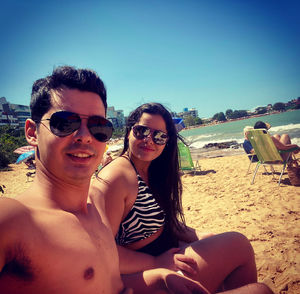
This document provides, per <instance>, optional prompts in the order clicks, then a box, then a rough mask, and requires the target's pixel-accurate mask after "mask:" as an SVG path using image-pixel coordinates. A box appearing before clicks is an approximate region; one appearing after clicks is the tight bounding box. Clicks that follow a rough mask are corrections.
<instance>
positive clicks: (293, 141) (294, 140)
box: [291, 138, 300, 146]
mask: <svg viewBox="0 0 300 294" xmlns="http://www.w3.org/2000/svg"><path fill="white" fill-rule="evenodd" d="M291 142H292V144H296V145H298V146H300V138H293V139H291Z"/></svg>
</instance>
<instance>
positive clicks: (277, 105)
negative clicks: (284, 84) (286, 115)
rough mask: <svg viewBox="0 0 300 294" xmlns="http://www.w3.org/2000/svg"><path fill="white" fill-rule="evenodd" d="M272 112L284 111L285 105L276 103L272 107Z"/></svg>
mask: <svg viewBox="0 0 300 294" xmlns="http://www.w3.org/2000/svg"><path fill="white" fill-rule="evenodd" d="M272 108H273V110H277V111H284V110H285V104H284V103H282V102H277V103H275V104H274V105H273V107H272Z"/></svg>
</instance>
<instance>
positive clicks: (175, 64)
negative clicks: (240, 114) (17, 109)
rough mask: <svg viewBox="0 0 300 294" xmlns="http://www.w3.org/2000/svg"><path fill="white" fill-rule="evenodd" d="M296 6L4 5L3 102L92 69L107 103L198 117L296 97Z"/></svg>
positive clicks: (238, 2)
mask: <svg viewBox="0 0 300 294" xmlns="http://www.w3.org/2000/svg"><path fill="white" fill-rule="evenodd" d="M299 15H300V1H298V0H259V1H256V0H181V1H179V0H151V1H150V0H147V1H144V0H139V1H133V0H131V1H130V0H129V1H127V0H120V1H118V0H107V1H101V0H98V1H96V0H81V1H78V0H72V1H71V0H51V1H50V0H43V1H40V0H38V1H36V0H26V1H24V0H6V1H3V0H1V11H0V40H1V42H0V43H1V47H0V48H1V49H0V50H1V51H0V52H1V54H0V68H1V73H0V97H6V99H7V100H8V101H9V102H10V103H15V104H24V105H29V102H30V94H31V87H32V84H33V82H34V81H35V80H37V79H39V78H42V77H45V76H46V75H49V74H51V72H52V70H53V69H54V68H55V67H57V66H61V65H72V66H75V67H77V68H91V69H93V70H95V71H96V72H97V73H98V74H99V76H100V77H101V78H102V80H103V81H104V83H105V85H106V88H107V94H108V105H109V106H114V107H115V109H117V110H119V109H121V110H124V114H125V115H128V114H129V112H131V111H132V110H134V109H135V108H136V107H138V106H139V105H141V104H142V103H146V102H160V103H162V104H164V105H165V106H166V107H167V108H168V109H170V110H171V111H174V112H181V111H183V108H196V109H197V110H198V115H199V117H201V118H207V117H212V116H213V115H214V114H215V113H218V112H224V113H225V112H226V110H227V109H232V110H250V109H254V108H256V107H258V106H266V105H267V104H274V103H276V102H287V101H289V100H291V99H295V98H297V97H299V96H300V17H299Z"/></svg>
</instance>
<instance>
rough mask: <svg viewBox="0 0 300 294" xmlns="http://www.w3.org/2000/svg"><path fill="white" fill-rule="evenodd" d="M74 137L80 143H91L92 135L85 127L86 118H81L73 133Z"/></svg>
mask: <svg viewBox="0 0 300 294" xmlns="http://www.w3.org/2000/svg"><path fill="white" fill-rule="evenodd" d="M74 139H75V140H76V141H78V142H82V143H91V141H92V139H93V136H92V134H91V133H90V130H89V129H88V127H87V120H86V119H81V124H80V127H79V129H78V130H77V131H76V132H75V133H74Z"/></svg>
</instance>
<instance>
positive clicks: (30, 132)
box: [25, 118, 37, 146]
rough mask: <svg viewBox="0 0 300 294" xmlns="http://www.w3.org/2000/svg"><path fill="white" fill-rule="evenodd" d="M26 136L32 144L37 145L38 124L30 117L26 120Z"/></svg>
mask: <svg viewBox="0 0 300 294" xmlns="http://www.w3.org/2000/svg"><path fill="white" fill-rule="evenodd" d="M25 137H26V140H27V142H28V143H29V144H30V145H32V146H37V124H36V123H35V122H34V121H33V120H32V119H30V118H28V119H27V120H26V122H25Z"/></svg>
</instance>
